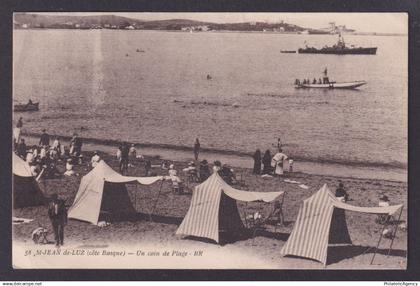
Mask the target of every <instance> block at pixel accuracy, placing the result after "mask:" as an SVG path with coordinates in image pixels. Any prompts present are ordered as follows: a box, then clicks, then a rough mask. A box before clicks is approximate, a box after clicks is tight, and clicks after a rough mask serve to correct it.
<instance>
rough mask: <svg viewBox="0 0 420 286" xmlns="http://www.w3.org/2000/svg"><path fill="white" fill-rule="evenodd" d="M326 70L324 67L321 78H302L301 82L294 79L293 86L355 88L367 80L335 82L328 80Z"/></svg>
mask: <svg viewBox="0 0 420 286" xmlns="http://www.w3.org/2000/svg"><path fill="white" fill-rule="evenodd" d="M327 73H328V71H327V68H325V70H324V72H323V74H324V76H323V78H322V80H321V79H319V80H318V81H317V80H316V79H314V80H313V81H312V82H311V81H310V80H306V79H305V80H303V81H302V82H301V81H300V80H298V79H296V81H295V88H320V89H355V88H358V87H360V86H362V85H365V84H366V83H367V82H366V81H364V80H357V81H350V82H336V81H330V79H329V78H328V75H327Z"/></svg>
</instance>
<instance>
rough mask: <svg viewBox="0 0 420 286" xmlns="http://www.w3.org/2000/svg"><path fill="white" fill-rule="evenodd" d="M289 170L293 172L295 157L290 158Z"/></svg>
mask: <svg viewBox="0 0 420 286" xmlns="http://www.w3.org/2000/svg"><path fill="white" fill-rule="evenodd" d="M289 172H290V173H293V159H292V158H289Z"/></svg>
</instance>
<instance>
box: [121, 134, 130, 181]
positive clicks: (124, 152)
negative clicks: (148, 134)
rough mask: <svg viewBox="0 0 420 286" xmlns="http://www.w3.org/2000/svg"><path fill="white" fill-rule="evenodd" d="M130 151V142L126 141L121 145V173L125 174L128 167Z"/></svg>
mask: <svg viewBox="0 0 420 286" xmlns="http://www.w3.org/2000/svg"><path fill="white" fill-rule="evenodd" d="M129 152H130V148H129V147H128V143H127V142H124V143H123V144H122V146H121V160H120V173H121V174H124V172H125V171H127V169H128V153H129Z"/></svg>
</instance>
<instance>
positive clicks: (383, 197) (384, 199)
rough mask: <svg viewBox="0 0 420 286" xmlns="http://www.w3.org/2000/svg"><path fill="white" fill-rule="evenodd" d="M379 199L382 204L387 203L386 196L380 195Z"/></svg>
mask: <svg viewBox="0 0 420 286" xmlns="http://www.w3.org/2000/svg"><path fill="white" fill-rule="evenodd" d="M379 199H380V200H381V201H384V202H389V199H388V196H386V195H382V196H381V197H380V198H379Z"/></svg>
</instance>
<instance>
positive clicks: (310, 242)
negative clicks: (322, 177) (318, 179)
mask: <svg viewBox="0 0 420 286" xmlns="http://www.w3.org/2000/svg"><path fill="white" fill-rule="evenodd" d="M402 207H403V205H402V204H400V205H395V206H389V207H357V206H353V205H349V204H346V203H343V202H341V201H340V200H338V199H337V198H336V197H335V196H334V194H333V193H332V192H331V191H330V190H329V188H328V186H327V185H326V184H325V185H324V186H323V187H322V188H321V189H320V190H319V191H318V192H316V193H315V194H314V195H312V196H311V197H309V198H307V199H306V200H304V201H303V205H302V206H301V208H300V210H299V213H298V216H297V219H296V222H295V225H294V227H293V231H292V233H291V234H290V236H289V238H288V240H287V242H286V244H285V245H284V246H283V248H282V250H281V254H283V255H294V256H301V257H306V258H311V259H314V260H318V261H320V262H322V263H323V264H324V265H326V264H327V249H328V244H329V243H334V244H339V243H351V239H350V236H349V234H348V229H347V224H346V219H345V215H344V210H349V211H354V212H361V213H370V214H388V215H393V214H394V213H396V212H397V211H398V210H400V209H401V208H402Z"/></svg>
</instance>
